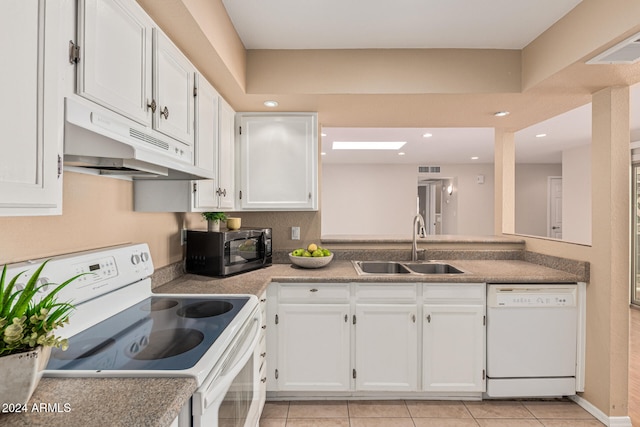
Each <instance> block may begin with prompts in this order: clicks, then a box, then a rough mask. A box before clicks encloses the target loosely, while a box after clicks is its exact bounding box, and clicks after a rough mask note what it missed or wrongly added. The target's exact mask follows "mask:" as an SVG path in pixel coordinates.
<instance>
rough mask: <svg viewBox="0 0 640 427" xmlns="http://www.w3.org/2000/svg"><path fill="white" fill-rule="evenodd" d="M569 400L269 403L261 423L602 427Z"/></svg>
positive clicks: (266, 426)
mask: <svg viewBox="0 0 640 427" xmlns="http://www.w3.org/2000/svg"><path fill="white" fill-rule="evenodd" d="M603 425H604V424H602V423H601V422H599V421H598V420H597V419H595V418H594V417H593V416H592V415H591V414H589V413H588V412H587V411H585V410H584V409H582V408H581V407H580V406H578V405H577V404H575V403H573V402H571V401H569V400H560V399H557V400H553V399H552V400H532V401H513V400H508V401H507V400H500V401H495V400H485V401H481V402H479V401H455V400H447V401H425V400H389V401H386V400H385V401H359V400H358V401H292V402H267V404H266V405H265V407H264V411H263V413H262V419H261V420H260V427H529V426H538V427H539V426H547V427H597V426H603Z"/></svg>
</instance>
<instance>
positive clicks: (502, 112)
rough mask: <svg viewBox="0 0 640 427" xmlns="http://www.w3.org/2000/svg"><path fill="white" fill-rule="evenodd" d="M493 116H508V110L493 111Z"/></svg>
mask: <svg viewBox="0 0 640 427" xmlns="http://www.w3.org/2000/svg"><path fill="white" fill-rule="evenodd" d="M493 115H494V116H496V117H504V116H508V115H509V112H508V111H498V112H497V113H493Z"/></svg>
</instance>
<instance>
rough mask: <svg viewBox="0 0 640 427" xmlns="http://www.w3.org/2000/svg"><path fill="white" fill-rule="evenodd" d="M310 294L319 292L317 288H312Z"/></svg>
mask: <svg viewBox="0 0 640 427" xmlns="http://www.w3.org/2000/svg"><path fill="white" fill-rule="evenodd" d="M309 292H318V290H317V289H316V288H311V289H309Z"/></svg>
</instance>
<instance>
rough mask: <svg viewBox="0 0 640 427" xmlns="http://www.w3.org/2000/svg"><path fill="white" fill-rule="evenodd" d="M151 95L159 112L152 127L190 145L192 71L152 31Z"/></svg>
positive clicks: (174, 49) (167, 42) (160, 35)
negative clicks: (152, 72) (152, 74)
mask: <svg viewBox="0 0 640 427" xmlns="http://www.w3.org/2000/svg"><path fill="white" fill-rule="evenodd" d="M153 42H154V50H153V53H154V58H153V62H154V76H153V77H154V78H153V89H154V91H153V93H154V100H155V102H156V105H157V108H158V111H156V114H154V115H153V121H154V127H155V128H156V129H157V130H159V131H160V132H162V133H164V134H165V135H167V136H170V137H172V138H175V139H177V140H179V141H182V142H184V143H186V144H188V145H193V141H194V120H193V108H194V102H193V98H194V83H193V79H194V76H195V71H196V70H195V68H194V67H193V65H191V63H190V62H189V61H188V60H187V58H186V57H185V56H184V55H183V54H182V53H181V52H180V51H179V50H178V48H177V47H175V45H174V44H173V43H172V42H171V40H169V39H168V38H167V36H165V35H164V34H163V33H161V32H160V31H158V29H157V28H154V30H153Z"/></svg>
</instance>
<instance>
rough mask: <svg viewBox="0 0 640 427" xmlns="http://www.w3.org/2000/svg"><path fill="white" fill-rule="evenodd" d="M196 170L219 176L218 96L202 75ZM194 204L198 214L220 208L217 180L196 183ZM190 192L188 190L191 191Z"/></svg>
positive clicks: (198, 105) (198, 83)
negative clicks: (198, 168)
mask: <svg viewBox="0 0 640 427" xmlns="http://www.w3.org/2000/svg"><path fill="white" fill-rule="evenodd" d="M196 87H197V88H198V96H196V156H195V163H196V166H198V167H201V168H203V169H206V170H209V171H211V172H214V173H215V172H216V167H217V163H218V153H217V151H218V128H219V124H218V109H219V104H220V101H219V99H220V97H219V95H218V92H216V90H215V89H214V88H213V86H211V84H210V83H209V82H208V81H207V80H206V79H205V78H204V77H202V76H201V75H196ZM194 184H195V186H191V188H192V189H193V192H194V200H193V202H192V205H193V208H194V210H200V209H203V211H204V210H206V209H207V208H208V207H210V206H215V205H216V204H217V200H216V197H217V196H216V193H215V184H216V182H215V180H213V179H207V180H200V181H195V182H194ZM187 191H188V189H187Z"/></svg>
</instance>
